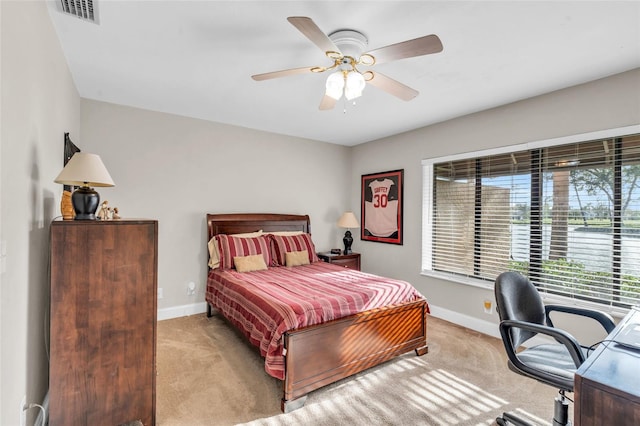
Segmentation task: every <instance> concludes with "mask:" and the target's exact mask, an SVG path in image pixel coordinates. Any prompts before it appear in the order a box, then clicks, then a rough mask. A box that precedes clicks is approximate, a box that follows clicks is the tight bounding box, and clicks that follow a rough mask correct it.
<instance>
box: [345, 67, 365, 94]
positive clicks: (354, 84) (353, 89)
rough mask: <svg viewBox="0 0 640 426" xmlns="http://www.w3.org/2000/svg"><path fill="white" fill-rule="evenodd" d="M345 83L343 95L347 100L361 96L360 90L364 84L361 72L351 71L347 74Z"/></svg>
mask: <svg viewBox="0 0 640 426" xmlns="http://www.w3.org/2000/svg"><path fill="white" fill-rule="evenodd" d="M346 80H347V81H346V84H345V88H344V97H345V98H347V100H349V101H350V100H352V99H355V98H358V97H360V96H362V91H363V90H364V86H365V85H366V83H365V81H364V77H363V75H362V74H360V73H359V72H356V71H351V72H349V74H347V79H346Z"/></svg>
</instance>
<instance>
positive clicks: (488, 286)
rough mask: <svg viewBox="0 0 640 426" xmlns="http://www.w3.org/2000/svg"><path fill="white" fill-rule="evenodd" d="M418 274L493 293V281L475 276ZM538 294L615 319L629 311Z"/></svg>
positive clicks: (552, 302) (551, 302)
mask: <svg viewBox="0 0 640 426" xmlns="http://www.w3.org/2000/svg"><path fill="white" fill-rule="evenodd" d="M420 275H423V276H425V277H432V278H437V279H440V280H443V281H448V282H452V283H456V284H463V285H468V286H471V287H476V288H482V289H484V290H489V291H491V293H493V282H489V281H485V280H479V279H476V278H470V277H463V276H455V275H450V274H446V273H442V272H438V271H425V270H423V271H422V272H420ZM540 296H541V297H542V300H543V301H544V303H545V304H547V305H565V306H575V307H578V308H586V309H593V310H597V311H600V312H605V313H607V314H609V315H611V316H612V317H613V318H615V319H622V318H624V317H625V315H627V313H628V312H629V310H628V309H624V308H618V307H612V306H605V305H600V304H597V303H593V302H588V301H586V300H577V299H572V298H569V297H563V296H559V295H555V294H554V295H548V294H541V295H540Z"/></svg>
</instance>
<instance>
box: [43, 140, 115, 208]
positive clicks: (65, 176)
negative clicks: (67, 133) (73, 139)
mask: <svg viewBox="0 0 640 426" xmlns="http://www.w3.org/2000/svg"><path fill="white" fill-rule="evenodd" d="M54 182H56V183H61V184H64V185H74V186H79V188H78V189H76V190H75V191H73V194H72V195H71V202H72V204H73V209H74V210H75V213H76V217H75V219H76V220H95V219H96V215H95V213H96V210H97V209H98V205H99V204H100V195H99V194H98V193H97V192H96V191H95V190H94V189H93V188H91V187H93V186H102V187H107V186H115V184H114V183H113V179H111V176H110V175H109V172H108V171H107V168H106V167H105V166H104V164H103V163H102V160H101V159H100V156H99V155H97V154H89V153H86V152H76V153H75V154H74V156H73V157H71V159H70V160H69V162H68V163H67V165H66V166H64V169H62V171H61V172H60V174H59V175H58V177H57V178H55V180H54Z"/></svg>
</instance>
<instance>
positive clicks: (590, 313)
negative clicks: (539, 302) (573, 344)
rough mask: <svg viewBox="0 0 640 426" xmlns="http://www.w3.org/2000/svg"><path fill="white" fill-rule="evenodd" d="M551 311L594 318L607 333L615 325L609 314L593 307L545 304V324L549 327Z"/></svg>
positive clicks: (551, 325)
mask: <svg viewBox="0 0 640 426" xmlns="http://www.w3.org/2000/svg"><path fill="white" fill-rule="evenodd" d="M553 311H555V312H563V313H567V314H573V315H580V316H583V317H588V318H591V319H594V320H596V321H598V323H600V325H601V326H602V328H604V329H605V330H606V332H607V334H609V333H611V331H613V329H614V328H615V327H616V325H615V323H614V322H613V318H611V315H609V314H606V313H604V312H600V311H594V310H593V309H583V308H576V307H575V306H563V305H545V307H544V313H545V316H546V318H547V324H548V325H549V326H550V327H553V322H552V321H551V317H550V316H549V313H551V312H553Z"/></svg>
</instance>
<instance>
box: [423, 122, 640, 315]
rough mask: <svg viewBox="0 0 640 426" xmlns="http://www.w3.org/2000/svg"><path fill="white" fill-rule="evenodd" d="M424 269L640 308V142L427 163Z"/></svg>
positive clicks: (591, 143)
mask: <svg viewBox="0 0 640 426" xmlns="http://www.w3.org/2000/svg"><path fill="white" fill-rule="evenodd" d="M423 173H424V182H425V187H424V192H425V194H424V210H425V229H424V232H423V269H426V270H433V271H439V272H441V273H445V274H452V275H462V276H466V277H471V278H474V279H480V280H487V281H491V282H493V280H494V279H495V277H496V276H497V275H498V274H500V273H501V272H503V271H506V270H516V271H519V272H522V273H523V274H525V275H528V276H529V277H530V279H531V280H532V281H533V282H534V284H536V285H537V286H538V288H539V289H540V291H543V292H547V293H552V294H559V295H562V296H566V297H571V298H579V299H584V300H590V301H595V302H598V303H603V304H607V305H615V306H625V307H627V306H630V305H634V304H637V303H638V302H639V301H640V297H639V296H640V262H639V260H640V135H631V136H625V137H621V138H611V139H602V140H594V141H588V142H580V143H573V144H567V145H558V146H551V147H543V148H539V149H530V150H523V151H517V152H507V153H499V154H494V155H488V156H484V157H477V158H464V159H456V160H452V161H446V162H440V163H433V164H429V165H425V168H424V171H423Z"/></svg>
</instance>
